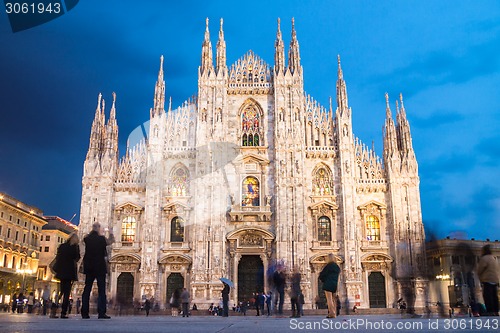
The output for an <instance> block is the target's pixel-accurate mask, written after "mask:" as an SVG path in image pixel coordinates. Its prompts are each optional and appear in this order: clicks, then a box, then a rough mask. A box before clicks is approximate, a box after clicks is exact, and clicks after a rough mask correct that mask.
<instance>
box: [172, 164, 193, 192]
mask: <svg viewBox="0 0 500 333" xmlns="http://www.w3.org/2000/svg"><path fill="white" fill-rule="evenodd" d="M188 179H189V175H188V171H187V170H186V169H185V168H184V167H180V168H178V169H176V170H175V171H174V172H173V173H172V176H171V179H170V195H172V196H174V197H185V196H187V195H189V190H188V188H189V186H188Z"/></svg>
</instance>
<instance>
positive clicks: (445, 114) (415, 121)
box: [411, 110, 465, 129]
mask: <svg viewBox="0 0 500 333" xmlns="http://www.w3.org/2000/svg"><path fill="white" fill-rule="evenodd" d="M464 119H465V116H463V115H461V114H459V113H457V112H453V111H451V110H438V111H436V112H433V113H432V114H431V115H429V116H428V117H421V116H419V115H418V114H413V115H412V119H411V125H412V126H415V127H419V128H421V129H427V128H436V127H439V126H443V125H448V124H454V123H457V122H460V121H462V120H464Z"/></svg>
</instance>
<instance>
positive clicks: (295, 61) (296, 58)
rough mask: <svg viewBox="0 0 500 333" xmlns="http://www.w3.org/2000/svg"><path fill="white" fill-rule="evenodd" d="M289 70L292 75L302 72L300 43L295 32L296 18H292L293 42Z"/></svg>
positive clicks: (289, 55)
mask: <svg viewBox="0 0 500 333" xmlns="http://www.w3.org/2000/svg"><path fill="white" fill-rule="evenodd" d="M288 70H289V71H290V72H291V73H292V74H294V73H295V72H296V71H300V53H299V42H298V40H297V33H296V32H295V19H294V18H292V40H291V42H290V49H289V50H288Z"/></svg>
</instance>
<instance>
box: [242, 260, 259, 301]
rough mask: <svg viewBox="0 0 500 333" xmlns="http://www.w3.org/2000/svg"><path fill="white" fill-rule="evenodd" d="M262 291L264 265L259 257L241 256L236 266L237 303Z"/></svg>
mask: <svg viewBox="0 0 500 333" xmlns="http://www.w3.org/2000/svg"><path fill="white" fill-rule="evenodd" d="M263 291H264V264H263V263H262V260H261V259H260V256H257V255H252V256H248V255H245V256H242V257H241V260H240V262H239V264H238V301H244V300H249V299H250V298H252V295H253V294H254V293H256V292H263Z"/></svg>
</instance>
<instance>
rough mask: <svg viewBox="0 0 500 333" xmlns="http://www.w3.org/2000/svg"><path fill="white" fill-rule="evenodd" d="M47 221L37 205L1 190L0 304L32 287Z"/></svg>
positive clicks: (28, 290) (31, 289)
mask: <svg viewBox="0 0 500 333" xmlns="http://www.w3.org/2000/svg"><path fill="white" fill-rule="evenodd" d="M46 224H47V222H46V221H45V220H44V218H43V213H42V211H41V210H40V209H38V208H36V207H33V206H30V205H27V204H25V203H23V202H21V201H19V200H17V199H15V198H13V197H11V196H9V195H7V194H5V193H0V304H6V303H9V302H10V300H11V297H12V295H14V294H19V293H20V292H23V293H24V294H25V295H26V294H27V293H29V292H31V291H33V290H34V283H35V279H36V272H37V268H38V261H39V258H40V238H41V232H42V228H43V226H44V225H46Z"/></svg>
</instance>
